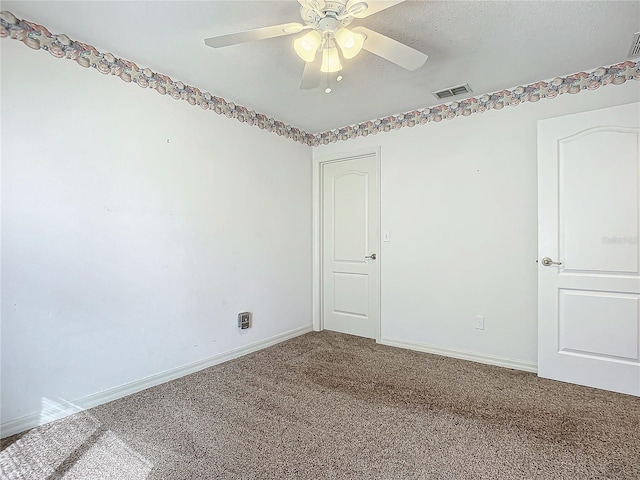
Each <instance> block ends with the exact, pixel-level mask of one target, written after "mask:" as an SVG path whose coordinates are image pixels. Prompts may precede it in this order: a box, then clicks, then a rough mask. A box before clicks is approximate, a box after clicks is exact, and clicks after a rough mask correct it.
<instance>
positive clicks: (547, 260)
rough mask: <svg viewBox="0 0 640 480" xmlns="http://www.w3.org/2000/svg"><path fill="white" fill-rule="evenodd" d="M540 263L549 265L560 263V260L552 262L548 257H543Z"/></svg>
mask: <svg viewBox="0 0 640 480" xmlns="http://www.w3.org/2000/svg"><path fill="white" fill-rule="evenodd" d="M542 265H544V266H545V267H550V266H551V265H562V262H554V261H553V260H551V259H550V258H549V257H544V258H543V259H542Z"/></svg>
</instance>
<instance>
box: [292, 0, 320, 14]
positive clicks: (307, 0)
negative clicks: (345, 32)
mask: <svg viewBox="0 0 640 480" xmlns="http://www.w3.org/2000/svg"><path fill="white" fill-rule="evenodd" d="M298 3H299V4H300V5H302V6H303V7H304V8H308V9H309V10H314V11H316V12H321V11H322V9H323V8H324V7H325V2H324V0H298Z"/></svg>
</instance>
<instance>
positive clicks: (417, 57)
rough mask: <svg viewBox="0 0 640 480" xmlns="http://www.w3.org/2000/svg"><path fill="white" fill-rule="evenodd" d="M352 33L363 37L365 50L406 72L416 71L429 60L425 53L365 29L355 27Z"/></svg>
mask: <svg viewBox="0 0 640 480" xmlns="http://www.w3.org/2000/svg"><path fill="white" fill-rule="evenodd" d="M352 31H354V32H357V33H360V34H362V35H364V36H365V41H364V46H363V48H364V49H365V50H368V51H370V52H371V53H375V54H376V55H378V56H379V57H382V58H385V59H387V60H389V61H390V62H393V63H395V64H397V65H400V66H401V67H402V68H406V69H407V70H417V69H418V68H420V67H421V66H422V65H424V63H425V62H426V61H427V58H429V57H428V56H427V55H426V54H425V53H422V52H420V51H418V50H416V49H415V48H411V47H410V46H409V45H405V44H404V43H400V42H398V41H397V40H394V39H393V38H389V37H386V36H384V35H382V34H381V33H378V32H374V31H373V30H370V29H368V28H366V27H356V28H354V29H352Z"/></svg>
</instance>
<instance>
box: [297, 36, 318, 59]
mask: <svg viewBox="0 0 640 480" xmlns="http://www.w3.org/2000/svg"><path fill="white" fill-rule="evenodd" d="M321 44H322V37H321V36H320V34H319V33H318V32H317V31H315V30H311V31H310V32H309V33H307V34H306V35H303V36H302V37H300V38H296V39H295V41H294V42H293V49H294V50H295V51H296V54H297V55H298V56H299V57H300V58H301V59H302V60H304V61H305V62H307V63H309V62H313V60H314V59H315V58H316V53H317V52H318V48H319V47H320V45H321Z"/></svg>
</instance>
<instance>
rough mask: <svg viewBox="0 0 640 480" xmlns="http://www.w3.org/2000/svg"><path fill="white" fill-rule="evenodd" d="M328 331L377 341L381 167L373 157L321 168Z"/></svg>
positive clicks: (324, 315)
mask: <svg viewBox="0 0 640 480" xmlns="http://www.w3.org/2000/svg"><path fill="white" fill-rule="evenodd" d="M321 205H322V223H321V226H322V320H323V325H324V328H325V329H327V330H334V331H337V332H342V333H348V334H351V335H358V336H361V337H368V338H377V337H378V330H379V318H380V311H379V310H380V307H379V302H378V298H379V288H378V283H379V282H378V279H379V262H380V260H379V252H378V245H379V230H380V213H379V198H378V162H377V156H376V155H375V154H371V155H365V156H362V157H358V158H350V159H344V160H341V161H335V162H329V163H323V164H322V203H321Z"/></svg>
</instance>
